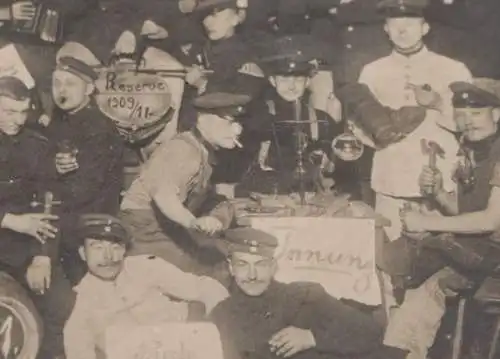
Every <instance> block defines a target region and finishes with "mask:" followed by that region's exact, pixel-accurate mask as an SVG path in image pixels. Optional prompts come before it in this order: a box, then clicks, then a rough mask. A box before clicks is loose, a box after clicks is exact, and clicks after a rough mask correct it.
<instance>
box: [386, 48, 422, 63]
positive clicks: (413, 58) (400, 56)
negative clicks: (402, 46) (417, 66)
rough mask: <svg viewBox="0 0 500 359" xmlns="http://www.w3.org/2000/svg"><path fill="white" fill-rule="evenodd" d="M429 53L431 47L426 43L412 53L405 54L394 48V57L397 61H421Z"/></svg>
mask: <svg viewBox="0 0 500 359" xmlns="http://www.w3.org/2000/svg"><path fill="white" fill-rule="evenodd" d="M428 54H429V49H428V48H427V46H425V45H424V46H422V48H421V49H420V50H418V51H417V52H415V53H413V54H410V55H404V54H402V53H399V52H397V51H396V50H392V57H393V58H394V59H396V60H397V61H420V60H421V59H422V58H424V57H426V56H427V55H428Z"/></svg>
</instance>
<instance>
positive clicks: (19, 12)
mask: <svg viewBox="0 0 500 359" xmlns="http://www.w3.org/2000/svg"><path fill="white" fill-rule="evenodd" d="M11 11H12V20H27V21H29V20H32V19H33V18H34V17H35V13H36V7H35V6H34V5H33V3H32V2H31V1H18V2H15V3H13V4H12V5H11Z"/></svg>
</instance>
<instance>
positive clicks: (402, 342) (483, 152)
mask: <svg viewBox="0 0 500 359" xmlns="http://www.w3.org/2000/svg"><path fill="white" fill-rule="evenodd" d="M450 88H451V89H452V91H453V93H454V96H453V106H454V107H455V108H466V107H470V108H475V107H476V108H484V107H500V99H499V98H498V97H496V96H494V95H493V94H491V93H489V92H488V91H485V90H483V89H481V88H478V87H476V86H473V85H471V84H469V83H465V82H456V83H453V84H451V85H450ZM462 151H464V157H463V158H462V159H461V160H460V161H459V165H458V166H457V173H456V176H455V178H456V181H457V189H458V191H457V192H458V209H459V213H460V214H463V213H471V212H477V211H483V210H485V209H486V208H487V207H488V201H489V197H490V193H491V189H492V188H493V187H498V186H500V170H499V168H500V165H499V160H500V139H499V134H498V131H497V133H495V134H493V135H491V136H489V137H487V138H485V139H483V140H481V141H478V142H474V143H472V142H470V143H465V144H464V148H463V149H462ZM455 236H456V237H457V238H458V240H460V237H465V239H466V240H468V239H471V240H474V241H476V240H477V241H478V245H479V244H480V243H481V242H483V241H488V240H489V239H491V238H492V237H493V238H495V236H496V235H495V234H493V235H491V234H488V233H485V234H468V235H460V234H456V235H455ZM445 243H446V242H444V243H443V244H445ZM443 247H445V245H443ZM451 248H453V247H451ZM443 251H444V252H445V253H446V252H447V251H450V252H448V253H446V256H443V258H441V262H442V263H443V262H444V263H443V264H442V267H444V266H446V265H449V267H446V268H444V269H442V270H440V271H439V272H437V273H435V274H434V275H433V276H431V277H430V278H429V279H427V280H426V281H425V282H424V283H423V284H422V285H421V286H420V287H418V288H417V289H413V290H411V291H408V292H407V294H406V295H405V300H404V302H403V304H402V305H401V307H400V308H399V309H398V310H397V311H395V312H394V313H393V316H392V317H391V320H390V321H389V325H388V328H387V331H386V334H385V343H386V344H388V345H394V346H397V347H399V348H406V349H408V350H410V351H411V353H412V354H411V357H410V358H412V359H413V358H426V357H427V350H428V349H429V348H430V347H431V345H432V344H433V342H434V339H435V335H436V331H437V329H438V328H439V325H440V323H441V318H442V317H443V315H444V313H445V310H446V294H445V290H446V289H452V290H453V291H461V290H467V289H471V288H473V287H474V282H477V281H478V278H481V277H482V276H483V275H487V273H484V274H480V273H478V272H476V273H474V271H467V268H466V267H465V268H461V266H460V265H458V266H457V265H456V264H454V263H453V262H451V261H450V260H449V258H454V255H455V253H453V249H447V248H446V247H445V248H443ZM431 253H432V252H431ZM389 260H390V259H389ZM457 263H459V264H460V261H458V262H457ZM455 268H458V271H457V270H455ZM414 338H418V340H415V339H414Z"/></svg>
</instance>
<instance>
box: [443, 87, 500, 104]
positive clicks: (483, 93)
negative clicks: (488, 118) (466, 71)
mask: <svg viewBox="0 0 500 359" xmlns="http://www.w3.org/2000/svg"><path fill="white" fill-rule="evenodd" d="M450 89H451V91H452V92H453V97H452V103H453V107H454V108H485V107H494V108H500V98H499V97H498V96H497V95H495V94H494V93H492V92H490V91H488V90H487V89H484V88H481V87H479V86H477V85H474V84H471V83H468V82H462V81H460V82H453V83H452V84H451V85H450Z"/></svg>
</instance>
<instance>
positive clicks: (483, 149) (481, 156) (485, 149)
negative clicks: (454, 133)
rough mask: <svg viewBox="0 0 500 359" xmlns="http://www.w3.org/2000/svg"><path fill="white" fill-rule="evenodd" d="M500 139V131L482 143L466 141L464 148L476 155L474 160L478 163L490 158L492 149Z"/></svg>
mask: <svg viewBox="0 0 500 359" xmlns="http://www.w3.org/2000/svg"><path fill="white" fill-rule="evenodd" d="M499 139H500V131H498V130H497V132H496V133H495V134H493V135H491V136H489V137H487V138H485V139H483V140H481V141H477V142H467V141H464V144H463V146H464V147H465V148H467V149H469V150H471V151H472V152H473V153H474V160H475V161H477V162H481V161H484V160H486V159H488V158H489V157H490V153H491V149H492V148H493V146H494V145H495V143H496V142H497V141H498V140H499Z"/></svg>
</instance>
